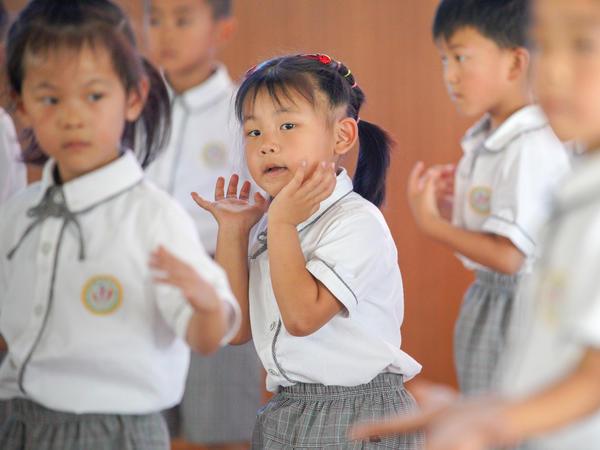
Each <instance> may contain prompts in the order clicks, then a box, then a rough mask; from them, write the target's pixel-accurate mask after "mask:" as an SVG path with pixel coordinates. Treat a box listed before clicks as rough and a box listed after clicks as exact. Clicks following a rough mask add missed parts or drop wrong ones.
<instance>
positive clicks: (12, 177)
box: [0, 109, 27, 203]
mask: <svg viewBox="0 0 600 450" xmlns="http://www.w3.org/2000/svg"><path fill="white" fill-rule="evenodd" d="M20 156H21V148H20V147H19V141H18V140H17V134H16V132H15V127H14V125H13V123H12V120H11V119H10V117H9V116H8V114H7V113H6V112H5V111H3V110H1V109H0V203H2V202H4V201H5V200H7V199H8V198H10V197H11V196H12V195H13V194H14V193H16V192H17V191H19V190H21V189H23V188H25V186H26V185H27V171H26V167H25V164H23V163H22V162H21V161H20V160H19V158H20Z"/></svg>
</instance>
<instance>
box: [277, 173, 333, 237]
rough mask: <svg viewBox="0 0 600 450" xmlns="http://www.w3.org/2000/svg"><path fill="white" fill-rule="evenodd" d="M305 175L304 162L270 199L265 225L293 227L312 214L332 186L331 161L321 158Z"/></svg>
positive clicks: (328, 194)
mask: <svg viewBox="0 0 600 450" xmlns="http://www.w3.org/2000/svg"><path fill="white" fill-rule="evenodd" d="M305 177H306V163H305V162H303V163H302V164H301V165H300V167H299V168H298V170H296V173H295V174H294V177H293V178H292V180H291V181H290V182H289V183H288V184H287V185H286V186H284V188H283V189H281V191H280V192H279V193H278V194H277V196H276V197H275V199H274V200H273V201H272V202H271V207H270V208H269V224H273V223H285V224H290V225H294V226H296V225H298V224H300V223H302V222H303V221H305V220H306V219H308V218H309V217H310V216H311V215H312V214H313V213H315V212H316V211H317V210H318V209H319V205H320V204H321V202H322V201H323V200H325V199H326V198H327V197H329V196H330V195H331V194H332V192H333V190H334V189H335V181H336V178H335V164H334V163H330V162H325V161H324V162H322V163H320V164H319V165H318V166H317V167H316V169H315V170H314V171H313V173H312V174H311V175H310V176H309V177H308V178H307V179H305Z"/></svg>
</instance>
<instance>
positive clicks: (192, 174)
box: [147, 0, 262, 449]
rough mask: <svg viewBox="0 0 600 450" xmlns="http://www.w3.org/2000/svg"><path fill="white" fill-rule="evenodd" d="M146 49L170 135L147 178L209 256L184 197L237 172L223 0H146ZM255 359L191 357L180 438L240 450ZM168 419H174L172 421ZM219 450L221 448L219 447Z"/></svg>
mask: <svg viewBox="0 0 600 450" xmlns="http://www.w3.org/2000/svg"><path fill="white" fill-rule="evenodd" d="M148 5H149V6H150V33H149V44H150V45H149V50H150V53H151V55H152V59H153V60H154V62H155V63H156V65H157V66H159V67H161V68H162V69H163V71H164V75H165V78H166V80H167V82H168V86H169V87H170V92H171V95H172V108H173V109H172V116H171V117H172V133H171V137H170V140H169V143H168V145H167V147H166V148H165V149H164V151H163V153H162V155H161V156H159V157H158V158H157V160H156V161H155V162H154V163H153V164H151V165H150V167H149V168H148V170H147V174H148V176H149V177H150V179H152V180H153V181H154V182H155V183H156V184H158V185H159V187H161V188H163V189H164V190H166V191H167V192H169V193H170V194H171V195H173V197H174V198H175V199H176V200H177V201H178V202H179V203H180V204H181V205H182V206H183V207H184V208H185V209H186V210H187V211H188V212H189V213H190V215H191V216H192V217H193V219H194V222H195V224H196V228H197V230H198V234H199V237H200V239H201V241H202V244H203V245H204V247H205V248H206V250H207V251H208V252H209V253H211V254H214V251H215V246H216V241H217V224H216V223H215V221H214V219H213V218H212V217H211V215H210V214H208V213H207V212H206V211H204V210H202V209H200V208H198V207H197V206H196V204H195V203H194V201H193V200H192V198H191V197H190V192H192V191H196V192H199V193H201V195H204V196H206V197H212V195H213V192H214V185H215V181H216V179H217V178H218V177H219V176H223V175H226V174H229V173H231V172H239V166H240V162H241V161H242V156H241V155H242V152H241V151H239V152H238V151H237V147H238V143H239V142H238V140H237V139H236V136H237V135H238V133H237V132H236V129H235V128H234V126H235V120H234V116H233V110H232V100H233V97H234V95H235V89H236V88H235V85H234V83H233V82H232V80H231V78H230V77H229V75H228V73H227V69H226V68H225V66H224V65H222V64H220V63H218V62H217V61H216V60H215V56H216V53H217V51H218V50H219V49H220V48H221V47H222V46H223V45H224V44H225V43H226V42H227V41H228V40H229V39H230V37H231V36H232V34H233V31H234V28H235V20H234V18H233V16H232V5H231V1H230V0H150V1H149V2H148ZM261 376H262V375H261V370H260V362H259V360H258V357H257V355H256V352H255V350H254V348H253V346H252V344H251V343H250V344H246V345H244V346H240V347H226V348H223V349H221V350H220V351H219V352H218V353H217V354H216V355H214V356H211V357H209V358H207V357H200V356H195V355H193V356H192V361H191V364H190V371H189V375H188V381H187V385H186V392H185V395H184V398H183V401H182V404H181V405H180V408H179V416H180V417H179V421H180V425H181V433H182V435H183V438H184V439H185V440H186V441H189V442H193V443H198V444H203V445H209V446H210V445H215V446H218V448H221V449H222V448H238V447H241V448H245V447H246V446H247V444H245V442H247V441H249V440H250V437H251V434H252V427H253V424H254V418H255V415H256V410H257V409H258V408H259V406H260V403H261V395H262V388H261V384H262V383H261ZM171 418H173V417H171ZM223 446H225V447H223Z"/></svg>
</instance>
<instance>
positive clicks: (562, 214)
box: [504, 155, 600, 450]
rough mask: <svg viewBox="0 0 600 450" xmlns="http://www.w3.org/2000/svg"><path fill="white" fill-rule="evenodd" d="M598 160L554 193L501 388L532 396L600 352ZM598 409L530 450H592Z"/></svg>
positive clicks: (599, 426)
mask: <svg viewBox="0 0 600 450" xmlns="http://www.w3.org/2000/svg"><path fill="white" fill-rule="evenodd" d="M598 230H600V156H599V155H591V156H585V157H583V158H582V161H578V162H577V164H576V165H575V170H574V173H573V174H572V175H570V176H569V177H568V178H567V179H566V181H565V183H564V185H563V186H562V187H561V189H560V190H559V191H558V193H557V195H556V202H555V208H554V212H553V214H552V216H551V218H550V220H549V222H548V225H547V226H546V227H545V229H544V233H543V238H542V253H541V256H540V259H539V261H538V263H537V264H536V268H535V271H534V274H533V275H532V277H531V280H530V283H528V284H527V286H526V287H524V296H526V298H527V299H529V300H530V301H531V303H532V305H533V308H532V313H533V315H532V316H531V320H530V325H529V327H528V329H527V330H526V332H525V331H524V332H523V333H522V334H521V339H520V340H519V341H518V342H517V343H516V345H515V347H514V348H512V352H511V361H510V362H511V364H509V365H508V370H507V372H506V374H505V376H504V390H505V392H506V393H509V394H511V395H516V396H522V395H526V394H532V393H534V392H538V391H539V390H541V389H543V388H544V387H548V386H550V385H552V384H554V383H556V382H558V381H560V380H561V379H563V378H565V377H567V376H568V374H569V373H571V372H572V371H573V370H575V368H576V366H577V365H578V364H579V362H580V361H581V358H582V356H583V354H584V352H585V350H586V349H598V348H599V347H600V278H599V277H598V268H599V267H600V233H599V232H598ZM598 443H600V412H596V413H595V414H592V415H591V416H589V417H588V418H585V419H583V420H581V421H580V422H579V423H576V424H573V425H569V426H567V427H565V428H564V429H562V430H559V431H556V432H552V433H550V434H548V435H545V436H544V437H542V438H539V439H535V440H532V441H531V442H529V443H528V444H527V445H526V446H525V447H526V448H527V449H531V450H534V449H535V450H542V449H543V450H565V449H569V450H590V449H593V448H597V446H598Z"/></svg>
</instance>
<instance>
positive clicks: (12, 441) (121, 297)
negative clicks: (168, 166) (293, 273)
mask: <svg viewBox="0 0 600 450" xmlns="http://www.w3.org/2000/svg"><path fill="white" fill-rule="evenodd" d="M55 168H56V165H55V163H54V161H52V160H51V161H49V162H48V163H47V164H46V166H45V167H44V171H43V176H42V180H41V181H40V182H39V183H36V184H34V185H32V186H30V187H29V188H28V189H26V190H25V191H23V192H22V194H21V195H19V196H17V197H15V198H13V199H12V200H11V201H9V202H8V203H6V204H4V205H2V208H1V209H0V258H1V259H0V332H1V333H2V335H3V336H4V338H5V339H6V341H7V343H8V348H9V353H8V355H7V358H6V359H5V361H4V362H3V364H2V366H1V367H0V398H1V399H9V400H11V402H10V406H9V410H11V415H10V417H9V419H8V421H7V422H6V423H5V424H4V426H3V427H2V429H1V430H0V448H3V449H13V448H14V449H15V450H16V449H20V448H22V447H20V445H24V444H23V442H22V441H20V440H19V439H22V436H37V437H39V439H40V442H37V443H35V445H33V447H34V448H48V449H63V448H68V446H67V444H66V443H69V444H71V445H74V447H75V448H94V449H104V448H129V447H125V446H121V441H120V440H119V439H124V440H127V439H131V436H135V435H138V434H139V435H140V436H144V439H142V440H141V441H140V442H138V443H136V442H135V441H134V442H133V444H132V445H133V446H134V447H135V448H143V449H146V448H148V449H154V448H157V449H158V448H161V449H162V448H167V446H166V445H164V443H165V442H166V443H167V445H168V435H167V433H166V428H165V427H164V423H163V421H162V420H161V418H160V416H159V415H157V414H156V413H157V412H158V411H160V410H161V409H164V408H168V407H170V406H172V405H175V404H176V403H177V402H179V400H180V399H181V395H182V393H183V387H184V382H185V375H186V373H187V368H188V363H189V349H188V347H187V345H186V343H185V333H186V330H187V326H188V322H189V320H190V318H191V316H192V314H193V309H192V307H191V306H190V305H189V303H188V302H187V300H186V299H185V298H184V297H183V296H182V295H181V292H180V290H179V289H177V288H174V287H172V286H168V285H162V284H158V283H155V282H153V279H152V278H153V274H152V273H151V269H150V267H149V258H150V254H151V252H152V251H154V250H155V249H157V248H158V246H159V245H163V246H165V247H166V248H167V249H169V250H170V251H172V252H174V253H175V254H177V255H178V256H179V257H180V258H182V259H183V260H185V261H187V262H188V263H189V264H191V265H192V266H193V267H195V268H196V270H198V272H199V273H200V274H201V275H202V276H203V277H204V278H205V279H206V280H208V281H209V282H210V283H212V284H213V286H215V288H216V290H217V292H218V293H219V296H220V298H221V299H222V301H224V302H226V303H227V304H228V305H229V307H228V310H229V311H230V327H229V330H228V332H227V335H226V336H225V337H224V339H223V342H222V344H223V345H224V344H226V343H227V342H229V340H230V339H231V338H232V337H233V336H234V335H235V333H236V332H237V329H238V328H239V323H240V320H241V318H240V312H239V306H238V305H237V302H236V300H235V298H234V296H233V294H232V293H231V291H230V288H229V286H228V282H227V277H226V275H225V273H224V271H223V270H222V269H221V268H220V267H218V266H217V265H216V264H215V263H214V262H213V261H212V260H211V259H210V258H209V256H208V255H207V254H206V252H205V251H204V250H203V248H202V245H201V244H200V242H199V241H198V239H197V235H196V233H195V228H194V226H193V223H192V222H191V220H190V218H189V217H188V215H187V214H186V213H185V211H183V209H182V208H181V207H180V206H179V205H177V204H176V202H174V201H172V200H171V199H170V198H169V196H168V195H166V194H165V193H164V192H162V191H160V190H159V189H157V188H155V187H154V186H153V185H152V184H150V183H148V182H147V181H146V180H145V179H144V175H143V172H142V169H141V167H140V166H139V164H138V162H137V160H136V159H135V157H134V155H133V154H132V153H131V152H125V153H124V154H123V155H122V156H120V157H119V158H118V159H117V160H115V161H113V162H111V163H109V164H107V165H105V166H103V167H101V168H99V169H97V170H95V171H93V172H91V173H88V174H86V175H83V176H81V177H78V178H76V179H74V180H72V181H69V182H67V183H64V184H62V185H59V184H57V183H56V180H55V178H56V176H55V172H56V170H55ZM61 414H62V415H61ZM134 416H137V418H136V417H134ZM92 418H94V420H91V419H92ZM101 418H104V419H102V420H101ZM79 419H80V420H79ZM96 419H97V420H96ZM98 420H101V421H100V422H99V423H100V426H99V425H98ZM108 422H110V423H108ZM121 422H122V423H123V427H125V428H119V426H118V424H119V423H121ZM102 423H105V424H106V426H105V427H104V426H103V425H102ZM129 426H130V427H133V430H132V429H131V428H130V429H129V430H128V429H127V427H129ZM136 427H137V428H136ZM102 429H104V430H105V431H104V432H102V433H100V431H101V430H102ZM107 431H108V433H111V434H107ZM113 433H114V434H113ZM119 433H125V435H124V436H122V435H120V434H119ZM51 436H54V437H53V438H52V440H50V441H48V442H46V440H47V439H50V437H51ZM147 439H149V440H150V441H151V443H147ZM123 442H124V441H123ZM138 444H139V447H136V445H138ZM146 444H147V445H146ZM111 445H112V447H111Z"/></svg>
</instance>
